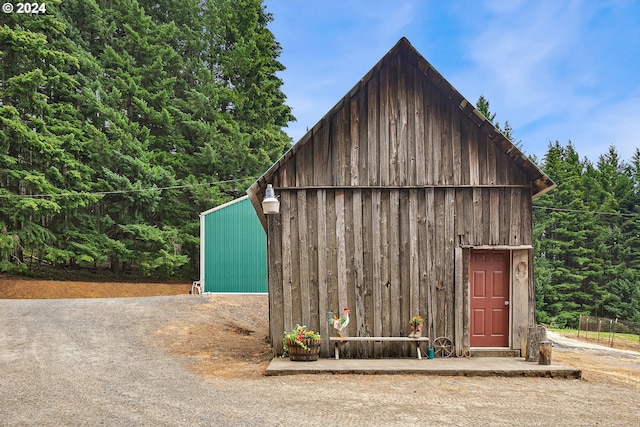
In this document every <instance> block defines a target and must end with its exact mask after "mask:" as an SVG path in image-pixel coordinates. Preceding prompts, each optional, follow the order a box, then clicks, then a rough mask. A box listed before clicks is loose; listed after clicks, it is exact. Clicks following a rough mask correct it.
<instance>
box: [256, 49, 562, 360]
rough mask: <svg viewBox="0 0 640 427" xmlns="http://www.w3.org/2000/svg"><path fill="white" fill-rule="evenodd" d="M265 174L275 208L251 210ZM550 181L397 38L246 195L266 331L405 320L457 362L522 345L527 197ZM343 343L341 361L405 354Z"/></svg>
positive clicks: (378, 331) (527, 315) (527, 291)
mask: <svg viewBox="0 0 640 427" xmlns="http://www.w3.org/2000/svg"><path fill="white" fill-rule="evenodd" d="M267 184H272V186H273V188H274V189H275V193H276V196H277V197H278V198H279V201H280V213H279V214H277V215H265V214H264V213H263V212H262V208H261V201H262V200H263V197H264V194H265V189H266V187H267ZM554 186H555V184H554V183H553V182H552V181H551V180H550V179H549V178H548V177H547V176H545V174H544V173H542V172H541V171H540V170H539V169H538V168H537V167H536V165H534V164H533V163H532V162H531V161H530V160H529V159H528V158H527V157H526V156H525V155H524V154H523V153H522V152H520V151H519V150H518V148H516V147H515V146H514V145H513V144H512V143H511V142H510V141H509V140H508V139H506V138H505V137H504V136H503V135H502V133H500V132H499V131H498V130H497V129H496V128H495V127H494V126H493V125H492V124H491V123H489V122H488V121H487V120H486V119H485V118H484V116H483V115H482V114H481V113H480V112H479V111H477V110H476V109H475V108H474V107H473V105H472V104H471V103H469V102H468V101H467V100H466V99H465V98H464V97H463V96H462V95H461V94H460V93H458V92H457V91H456V89H454V88H453V87H452V86H451V84H449V83H448V82H447V81H446V80H445V79H444V78H443V77H442V76H441V75H440V74H439V73H438V72H437V71H436V70H435V69H434V68H433V67H432V66H431V65H430V64H429V63H428V62H427V61H426V60H425V59H424V58H423V57H422V56H421V55H420V54H419V53H418V52H417V51H416V50H415V49H414V48H413V46H412V45H411V44H410V43H409V41H408V40H407V39H405V38H402V39H401V40H400V41H399V42H398V43H397V44H396V45H395V46H394V47H393V48H392V49H391V50H390V51H389V52H388V53H387V54H386V55H385V56H384V57H383V58H382V59H381V60H380V61H379V62H378V63H377V64H376V65H375V66H374V67H373V69H372V70H371V71H369V72H368V73H367V74H366V75H365V76H364V77H363V78H362V79H361V80H360V81H359V82H358V83H357V84H356V86H355V87H354V88H353V89H352V90H351V91H350V92H349V93H347V95H346V96H345V97H344V98H342V99H341V100H340V101H339V102H338V104H337V105H336V106H335V107H333V108H332V109H331V111H329V112H328V113H327V114H326V115H325V116H324V117H323V118H322V119H321V120H320V122H319V123H317V124H316V125H315V126H314V127H313V129H311V130H310V131H309V132H308V133H307V134H306V135H305V136H304V137H303V138H302V139H301V140H300V141H299V142H298V143H297V144H295V145H294V146H293V147H292V149H291V150H289V151H288V152H287V153H286V154H285V155H284V156H283V157H282V158H281V159H280V160H279V161H278V162H276V163H275V164H274V165H273V166H272V167H271V168H270V169H269V170H268V171H267V172H266V173H265V174H264V175H263V176H262V177H261V178H259V179H258V180H257V181H256V182H255V183H254V184H253V185H252V186H251V187H250V188H249V189H248V190H247V193H248V195H249V198H250V200H251V203H252V204H253V206H254V209H255V210H256V212H257V214H258V216H259V218H260V221H261V222H262V225H263V227H264V228H265V230H266V232H267V260H268V290H269V310H270V329H271V340H272V343H273V349H274V353H276V354H279V353H280V352H281V351H282V334H283V331H284V330H286V329H290V328H292V327H293V326H295V325H296V324H298V323H299V324H304V325H307V326H308V327H310V328H312V329H315V330H319V331H320V332H321V334H322V336H323V338H324V339H323V344H322V349H321V355H322V356H324V357H327V356H330V355H332V351H333V350H332V348H331V347H330V343H329V340H328V337H329V336H333V335H335V331H334V330H333V329H331V327H330V326H329V325H328V322H327V321H326V313H327V311H334V312H336V311H340V312H342V308H343V307H349V308H350V311H351V318H350V319H351V320H350V324H349V326H348V329H347V331H346V334H347V335H349V336H352V337H372V336H375V337H379V336H384V337H399V336H407V334H408V333H409V322H410V319H411V317H412V316H414V315H421V316H422V317H423V318H425V329H424V332H423V336H428V337H430V338H431V339H432V340H433V339H435V338H438V337H444V338H446V339H448V340H449V342H450V343H451V345H452V346H453V349H454V354H455V355H457V356H464V355H469V354H470V351H471V350H473V349H475V348H478V349H481V348H492V349H493V348H498V349H511V350H516V352H517V351H519V350H525V349H526V344H527V329H528V326H529V325H533V324H534V323H535V318H534V309H535V307H534V305H535V296H534V282H533V264H532V262H533V235H532V215H531V209H532V208H531V200H532V198H533V197H536V196H538V195H541V194H543V193H544V192H546V191H548V190H550V189H551V188H553V187H554ZM412 351H413V352H415V350H414V349H413V348H412V347H410V346H407V344H406V343H395V342H383V343H373V342H365V343H357V342H351V343H349V344H348V345H347V346H345V347H344V349H343V350H342V354H343V356H346V357H393V356H408V355H410V354H411V352H412Z"/></svg>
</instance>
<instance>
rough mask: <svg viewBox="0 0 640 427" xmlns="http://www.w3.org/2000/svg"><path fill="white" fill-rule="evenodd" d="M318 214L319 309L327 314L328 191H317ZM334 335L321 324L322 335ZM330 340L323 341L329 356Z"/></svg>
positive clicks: (326, 325) (324, 351)
mask: <svg viewBox="0 0 640 427" xmlns="http://www.w3.org/2000/svg"><path fill="white" fill-rule="evenodd" d="M316 201H317V214H316V221H317V224H318V228H317V229H318V232H317V233H318V308H319V312H320V313H321V314H322V313H325V316H326V313H327V312H328V311H331V310H330V309H329V301H328V297H327V292H328V288H327V224H326V218H327V214H326V205H327V192H326V190H316ZM331 333H333V331H332V330H330V329H329V324H328V322H322V321H321V322H320V334H321V335H322V336H323V337H328V336H330V335H331ZM329 348H330V346H329V340H328V339H326V340H322V345H321V350H322V352H323V353H324V354H329Z"/></svg>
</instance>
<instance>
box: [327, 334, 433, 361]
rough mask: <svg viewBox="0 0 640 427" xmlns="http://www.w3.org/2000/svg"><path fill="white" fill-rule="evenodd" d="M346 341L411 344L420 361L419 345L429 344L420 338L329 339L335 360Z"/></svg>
mask: <svg viewBox="0 0 640 427" xmlns="http://www.w3.org/2000/svg"><path fill="white" fill-rule="evenodd" d="M348 341H360V342H362V341H373V342H383V341H396V342H411V343H414V344H415V345H416V350H417V352H418V359H419V360H422V353H421V352H420V344H421V343H423V342H429V338H427V337H420V338H409V337H329V342H333V343H335V350H334V354H335V357H336V360H338V359H340V348H339V346H340V343H341V342H348Z"/></svg>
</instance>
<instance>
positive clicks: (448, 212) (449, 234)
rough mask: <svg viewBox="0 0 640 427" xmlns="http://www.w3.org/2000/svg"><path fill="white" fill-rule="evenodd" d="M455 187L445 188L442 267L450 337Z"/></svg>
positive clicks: (451, 329)
mask: <svg viewBox="0 0 640 427" xmlns="http://www.w3.org/2000/svg"><path fill="white" fill-rule="evenodd" d="M455 207H456V200H455V189H454V188H447V189H446V190H445V214H444V219H445V229H444V232H445V236H444V240H445V250H444V263H443V264H441V267H440V268H443V269H444V275H445V276H444V283H445V304H446V305H445V310H446V311H445V313H446V314H445V319H446V325H445V334H446V336H448V337H452V339H453V337H454V335H455V332H454V321H455V312H454V298H453V294H454V286H455V279H454V269H455V266H454V248H455V246H456V245H455V240H454V236H455Z"/></svg>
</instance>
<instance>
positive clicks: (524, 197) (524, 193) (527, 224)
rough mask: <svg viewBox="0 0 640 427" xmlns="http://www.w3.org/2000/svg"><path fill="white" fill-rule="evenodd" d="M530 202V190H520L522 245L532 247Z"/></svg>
mask: <svg viewBox="0 0 640 427" xmlns="http://www.w3.org/2000/svg"><path fill="white" fill-rule="evenodd" d="M531 204H532V201H531V190H530V189H528V188H526V189H525V188H523V189H521V197H520V206H521V210H520V215H521V218H522V223H521V227H522V244H524V245H533V218H532V209H533V208H532V206H531Z"/></svg>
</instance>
